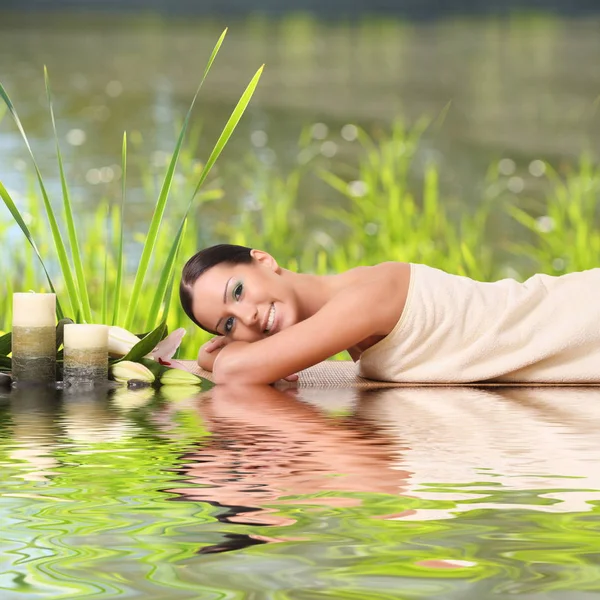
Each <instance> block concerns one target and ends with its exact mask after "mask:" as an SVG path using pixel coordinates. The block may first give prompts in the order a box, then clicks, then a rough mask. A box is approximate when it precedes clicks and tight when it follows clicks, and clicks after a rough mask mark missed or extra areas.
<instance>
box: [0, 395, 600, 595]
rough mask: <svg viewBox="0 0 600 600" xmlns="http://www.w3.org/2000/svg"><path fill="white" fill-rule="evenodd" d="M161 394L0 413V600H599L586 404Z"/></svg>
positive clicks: (592, 413)
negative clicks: (552, 597) (324, 596)
mask: <svg viewBox="0 0 600 600" xmlns="http://www.w3.org/2000/svg"><path fill="white" fill-rule="evenodd" d="M164 391H167V390H166V388H165V390H164ZM166 395H168V397H169V399H167V398H166V397H165V395H163V394H162V393H159V394H154V393H153V392H152V391H151V390H136V391H133V392H132V391H127V390H118V391H117V393H114V394H110V395H109V397H106V396H103V395H101V394H96V393H91V394H88V395H84V396H74V395H69V394H65V393H62V392H59V393H58V394H54V393H49V392H48V391H46V390H13V391H12V392H10V393H6V394H2V396H0V466H2V478H1V479H0V520H1V522H2V524H3V536H2V537H3V539H2V542H1V543H0V549H1V550H2V552H0V574H2V575H1V576H0V590H2V592H0V595H2V597H4V596H5V595H8V596H9V597H13V596H14V597H15V598H18V597H27V598H29V597H34V596H35V595H47V596H50V597H58V596H59V595H69V596H70V597H85V596H86V595H88V596H89V595H90V594H92V593H94V594H96V596H97V597H101V598H111V599H112V598H117V597H133V596H136V595H138V596H142V597H144V598H157V599H162V598H165V597H168V598H170V599H171V598H177V599H179V598H182V599H184V598H190V597H202V598H204V597H206V598H218V597H223V596H224V595H226V596H228V597H232V598H236V597H252V596H253V597H269V596H271V595H274V594H276V593H279V592H281V593H282V594H283V595H282V598H284V597H286V596H285V594H284V592H285V590H288V589H289V588H290V587H293V588H294V590H295V592H297V593H298V595H297V597H307V598H313V597H318V594H317V595H315V593H314V592H315V590H321V589H327V590H329V593H330V595H335V594H339V597H355V598H377V599H379V598H381V599H382V600H383V599H384V598H389V597H394V596H393V594H395V593H396V592H397V591H398V590H399V589H408V588H409V587H410V590H411V597H414V598H440V597H443V598H457V599H458V598H461V599H462V598H467V597H472V598H485V597H488V596H489V595H491V594H495V595H500V596H502V595H508V594H510V595H514V594H527V595H528V597H531V598H538V597H539V598H546V597H548V596H547V594H550V593H555V594H556V597H557V598H560V597H561V596H560V594H570V595H568V596H562V597H569V598H571V597H579V596H577V594H580V596H581V597H584V596H583V595H584V594H586V593H594V592H597V591H600V586H598V583H597V582H598V581H599V580H600V579H599V578H600V567H599V565H598V561H597V549H598V542H597V540H598V534H599V533H600V503H599V502H598V498H599V495H598V492H599V491H600V481H599V479H598V473H597V468H596V467H597V464H598V458H599V454H600V436H599V435H598V428H599V426H600V390H598V389H579V388H577V389H564V388H561V389H547V388H544V389H503V390H497V391H496V390H494V391H487V390H477V389H472V388H452V389H439V388H436V389H426V388H416V389H408V388H406V389H384V390H377V391H361V390H353V389H335V390H331V389H330V390H319V389H310V388H305V389H300V390H297V391H296V390H281V389H276V388H273V387H256V388H234V387H231V388H230V387H227V386H218V387H215V388H213V389H212V390H209V391H204V392H198V391H196V390H190V389H187V390H185V389H179V390H176V389H174V388H173V389H170V390H168V394H166ZM550 511H551V512H550ZM5 574H6V575H5ZM117 574H118V575H117ZM23 581H25V582H26V583H27V585H26V586H24V585H23V583H22V582H23ZM290 582H291V583H290ZM390 594H392V596H390Z"/></svg>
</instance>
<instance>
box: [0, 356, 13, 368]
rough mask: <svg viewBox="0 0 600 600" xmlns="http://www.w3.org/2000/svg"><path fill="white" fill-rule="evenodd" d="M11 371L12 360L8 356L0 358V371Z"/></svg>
mask: <svg viewBox="0 0 600 600" xmlns="http://www.w3.org/2000/svg"><path fill="white" fill-rule="evenodd" d="M11 369H12V360H11V359H10V358H9V357H8V356H0V370H4V371H10V370H11Z"/></svg>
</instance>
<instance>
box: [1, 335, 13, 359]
mask: <svg viewBox="0 0 600 600" xmlns="http://www.w3.org/2000/svg"><path fill="white" fill-rule="evenodd" d="M11 348H12V333H11V332H10V331H9V332H8V333H5V334H4V335H3V336H2V337H0V354H3V355H7V354H10V351H11Z"/></svg>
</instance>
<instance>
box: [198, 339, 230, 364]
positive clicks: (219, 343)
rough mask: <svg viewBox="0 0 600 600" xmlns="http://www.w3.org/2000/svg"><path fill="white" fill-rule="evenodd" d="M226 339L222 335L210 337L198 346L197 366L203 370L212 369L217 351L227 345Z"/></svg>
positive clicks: (217, 354)
mask: <svg viewBox="0 0 600 600" xmlns="http://www.w3.org/2000/svg"><path fill="white" fill-rule="evenodd" d="M227 343H228V340H227V338H226V337H224V336H222V335H217V336H215V337H214V338H211V339H210V340H208V342H206V343H205V344H202V346H200V350H199V351H198V366H199V367H200V368H201V369H204V370H205V371H212V370H213V366H214V364H215V360H216V358H217V356H219V352H221V350H222V349H223V348H224V347H225V346H226V345H227Z"/></svg>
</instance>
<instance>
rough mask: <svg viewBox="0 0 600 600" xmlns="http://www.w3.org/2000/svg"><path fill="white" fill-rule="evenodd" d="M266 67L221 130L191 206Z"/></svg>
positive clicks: (245, 92) (259, 73) (251, 84)
mask: <svg viewBox="0 0 600 600" xmlns="http://www.w3.org/2000/svg"><path fill="white" fill-rule="evenodd" d="M264 67H265V66H264V65H263V66H262V67H260V69H258V71H256V73H255V75H254V77H253V78H252V79H251V81H250V83H249V84H248V86H247V87H246V89H245V90H244V93H243V94H242V97H241V98H240V100H239V101H238V103H237V104H236V107H235V108H234V109H233V112H232V113H231V116H230V117H229V120H228V121H227V123H226V124H225V127H224V128H223V131H222V132H221V135H220V136H219V139H218V140H217V143H216V144H215V147H214V148H213V150H212V152H211V153H210V156H209V157H208V160H207V161H206V164H205V165H204V168H203V169H202V173H200V179H199V180H198V184H197V185H196V189H195V191H194V194H193V196H192V199H191V200H190V206H191V204H192V201H193V200H194V198H195V196H196V194H197V193H198V190H199V189H200V187H201V186H202V184H203V183H204V180H205V179H206V177H207V176H208V174H209V172H210V170H211V169H212V167H213V165H214V164H215V162H216V161H217V158H219V155H220V154H221V152H222V151H223V148H225V145H226V144H227V142H228V141H229V138H230V137H231V134H232V133H233V132H234V130H235V128H236V127H237V124H238V123H239V122H240V119H241V118H242V115H243V114H244V112H245V110H246V108H247V107H248V104H249V103H250V100H251V99H252V96H253V94H254V92H255V90H256V86H257V85H258V82H259V81H260V76H261V75H262V72H263V69H264ZM186 216H187V213H186Z"/></svg>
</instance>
